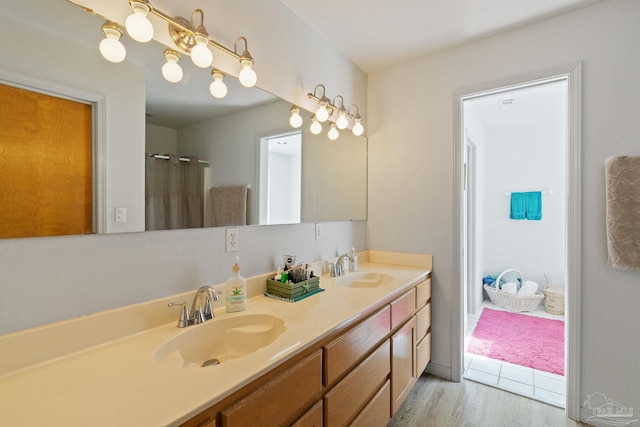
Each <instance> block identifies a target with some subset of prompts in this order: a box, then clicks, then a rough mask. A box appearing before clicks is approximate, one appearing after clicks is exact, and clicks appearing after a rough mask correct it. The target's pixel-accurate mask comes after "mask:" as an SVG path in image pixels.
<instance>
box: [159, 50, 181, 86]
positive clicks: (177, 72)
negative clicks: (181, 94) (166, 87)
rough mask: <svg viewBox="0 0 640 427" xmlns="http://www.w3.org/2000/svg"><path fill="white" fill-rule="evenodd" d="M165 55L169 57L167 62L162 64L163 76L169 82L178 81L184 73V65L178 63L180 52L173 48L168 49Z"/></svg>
mask: <svg viewBox="0 0 640 427" xmlns="http://www.w3.org/2000/svg"><path fill="white" fill-rule="evenodd" d="M164 57H165V58H167V62H166V63H165V64H164V65H163V66H162V77H164V78H165V79H166V80H167V81H168V82H171V83H178V82H179V81H180V80H182V75H183V73H182V67H180V65H178V60H179V59H180V54H179V53H178V52H176V51H175V50H173V49H166V50H165V51H164Z"/></svg>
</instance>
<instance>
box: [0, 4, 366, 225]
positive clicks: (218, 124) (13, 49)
mask: <svg viewBox="0 0 640 427" xmlns="http://www.w3.org/2000/svg"><path fill="white" fill-rule="evenodd" d="M44 3H45V1H44V0H23V1H21V2H5V4H4V5H3V8H2V9H3V10H2V11H0V23H1V24H2V25H1V26H2V28H3V29H6V31H7V33H11V34H12V35H13V36H14V37H16V38H17V39H20V40H21V44H20V45H17V44H12V43H6V44H3V45H2V46H0V53H1V54H2V55H1V58H0V68H3V69H8V70H15V71H16V72H18V73H22V74H29V75H33V76H35V77H37V78H39V79H42V80H46V81H48V82H51V83H52V84H60V85H62V86H64V87H69V88H73V89H81V90H85V91H86V92H88V93H91V94H93V95H99V97H97V98H96V100H92V102H98V101H97V99H100V101H99V102H100V103H103V104H100V105H103V107H100V108H104V110H102V113H100V112H99V114H97V116H98V119H100V118H102V119H103V120H104V121H103V122H102V126H104V128H103V129H96V128H95V126H96V123H95V122H94V129H93V133H94V135H97V136H96V138H97V141H98V144H99V147H101V148H100V149H99V150H94V152H93V153H92V154H93V156H94V166H97V167H95V168H94V169H93V171H94V173H97V172H98V170H102V172H100V174H99V176H97V177H96V176H94V182H97V183H98V186H97V189H96V192H95V194H94V197H96V198H97V200H96V201H95V206H96V207H97V208H96V210H95V212H94V215H95V216H96V217H97V218H98V220H97V223H98V224H97V227H96V229H97V230H98V232H101V233H111V232H129V231H141V230H144V229H145V225H144V222H145V212H144V210H145V209H144V206H145V202H144V164H145V157H146V156H144V152H145V151H146V152H147V153H160V154H177V155H180V156H196V157H198V159H199V160H202V161H209V162H210V163H209V169H208V172H209V173H208V176H207V175H205V176H203V178H202V179H203V180H204V181H203V183H202V185H201V188H202V190H201V191H202V193H207V191H205V190H207V189H210V188H211V187H213V186H217V187H226V186H245V187H246V188H248V192H247V198H246V223H247V224H259V223H260V213H259V212H260V210H259V208H260V204H261V203H260V201H261V200H263V199H265V200H267V201H268V200H269V199H268V197H267V196H266V195H265V196H263V193H264V194H268V191H267V190H266V188H263V187H264V185H265V184H263V183H261V182H260V179H259V177H260V174H261V171H260V155H259V153H260V139H261V138H264V137H266V136H269V135H271V136H273V135H276V134H283V133H287V132H291V131H292V128H291V127H290V126H289V123H288V121H289V117H290V108H291V103H290V102H287V101H284V100H281V99H279V98H277V97H275V96H273V95H271V94H269V93H266V92H264V91H262V90H260V89H258V88H251V89H248V88H245V87H243V86H241V85H240V84H239V83H238V81H237V79H235V78H232V77H231V76H225V77H224V81H225V84H226V85H227V87H228V93H227V95H226V97H225V98H223V99H222V100H219V99H215V98H213V97H212V96H211V94H210V93H209V90H208V88H209V85H210V84H211V82H212V76H211V74H210V72H207V70H201V69H196V67H195V66H192V65H191V64H190V61H183V70H184V77H183V79H182V81H181V82H180V83H176V84H172V83H169V82H167V81H166V80H164V79H163V77H162V74H161V69H162V65H163V64H164V63H165V62H166V59H165V57H164V55H163V52H164V50H165V49H166V46H163V45H161V44H159V43H156V42H152V43H146V44H144V45H143V44H139V43H132V42H131V41H130V40H123V43H124V44H125V46H126V49H127V58H126V59H125V60H124V61H123V62H122V63H119V64H112V63H109V62H107V61H106V60H104V59H103V58H102V56H101V55H100V53H99V51H98V45H99V43H100V41H101V40H102V39H103V38H104V34H103V33H102V31H101V29H100V28H101V26H102V24H103V23H104V19H102V18H100V17H98V16H95V15H92V14H89V13H86V12H85V11H83V10H82V9H81V8H79V7H77V6H75V5H73V4H71V3H68V2H59V3H58V2H56V3H55V5H49V2H46V3H47V6H46V7H44ZM25 22H28V23H30V24H31V25H24V23H25ZM252 54H253V55H254V57H256V58H258V57H260V55H261V53H260V52H252ZM223 71H224V70H223ZM274 72H275V71H274ZM143 73H144V75H143ZM143 82H144V83H143ZM258 84H259V82H258ZM292 84H293V83H292ZM145 86H146V88H145ZM145 97H146V111H147V113H148V117H147V119H146V125H145V124H144V123H143V122H144V121H145V119H144V108H141V107H143V106H144V104H145V100H144V98H145ZM214 110H215V111H214ZM301 114H302V115H303V119H304V124H303V126H302V128H300V130H301V150H302V152H301V165H302V166H301V167H302V169H301V189H300V200H301V201H300V221H302V222H308V221H338V220H350V219H354V220H356V219H365V218H366V203H365V201H366V151H367V149H366V139H365V138H364V137H360V138H356V139H353V140H351V139H352V138H353V137H352V136H350V135H349V136H347V134H349V133H350V132H347V131H346V130H345V131H344V132H341V136H340V138H339V139H338V140H337V141H329V140H328V138H326V130H325V132H323V134H324V135H322V136H315V135H312V134H311V133H310V132H309V131H308V129H309V124H310V116H309V114H308V113H306V112H301ZM185 118H187V119H188V120H187V121H185ZM138 120H139V121H138ZM325 125H327V124H326V123H325ZM145 129H146V135H144V133H145ZM343 134H344V135H343ZM100 138H102V142H100ZM145 139H146V141H147V146H146V147H145V146H144V144H145V141H144V140H145ZM95 143H96V141H94V144H95ZM94 148H95V147H94ZM354 150H357V153H356V152H355V151H354ZM100 168H102V169H100ZM249 186H250V188H249ZM285 187H286V186H279V188H276V187H275V186H274V190H273V194H276V193H277V194H280V195H283V194H284V193H285V192H286V190H287V189H286V188H285ZM200 197H202V196H200ZM206 202H207V201H206V200H203V203H202V205H201V210H202V215H203V219H202V225H203V226H206V224H207V223H206V222H205V220H206V219H205V216H206V213H207V211H208V204H207V203H206ZM119 209H120V211H118V210H119ZM123 209H124V211H123ZM117 212H120V213H122V212H124V214H125V215H124V219H125V221H126V222H119V221H117V220H118V218H122V217H117V215H116V213H117ZM289 221H295V220H289Z"/></svg>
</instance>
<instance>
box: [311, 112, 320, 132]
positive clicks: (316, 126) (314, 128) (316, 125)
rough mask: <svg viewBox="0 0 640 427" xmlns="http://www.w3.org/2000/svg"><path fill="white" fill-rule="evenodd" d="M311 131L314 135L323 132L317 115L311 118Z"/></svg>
mask: <svg viewBox="0 0 640 427" xmlns="http://www.w3.org/2000/svg"><path fill="white" fill-rule="evenodd" d="M309 130H310V131H311V133H312V134H314V135H318V134H319V133H320V132H322V125H321V124H320V122H319V121H318V119H316V116H315V114H314V115H313V116H311V126H309Z"/></svg>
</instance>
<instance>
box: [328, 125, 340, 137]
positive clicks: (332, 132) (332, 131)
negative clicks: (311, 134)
mask: <svg viewBox="0 0 640 427" xmlns="http://www.w3.org/2000/svg"><path fill="white" fill-rule="evenodd" d="M327 136H328V137H329V139H330V140H332V141H335V140H336V139H338V137H339V136H340V132H338V129H336V125H335V124H334V123H331V129H329V132H328V133H327Z"/></svg>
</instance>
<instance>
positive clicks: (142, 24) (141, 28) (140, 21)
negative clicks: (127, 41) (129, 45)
mask: <svg viewBox="0 0 640 427" xmlns="http://www.w3.org/2000/svg"><path fill="white" fill-rule="evenodd" d="M148 13H149V11H148V10H147V9H145V8H143V7H134V9H133V13H132V14H131V15H129V16H127V19H126V20H125V21H124V24H125V27H126V28H127V33H129V35H130V36H131V38H132V39H134V40H135V41H137V42H140V43H146V42H148V41H149V40H151V39H152V38H153V25H151V21H149V19H147V14H148Z"/></svg>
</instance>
